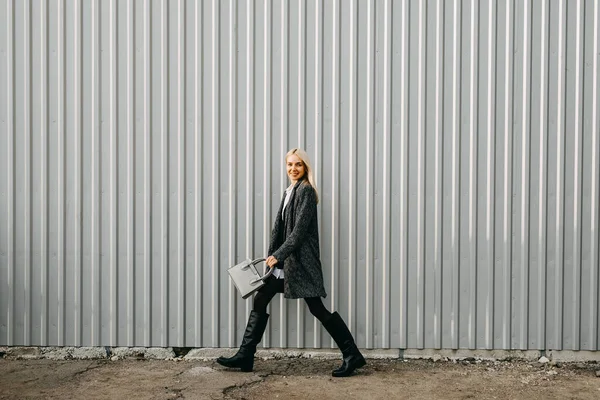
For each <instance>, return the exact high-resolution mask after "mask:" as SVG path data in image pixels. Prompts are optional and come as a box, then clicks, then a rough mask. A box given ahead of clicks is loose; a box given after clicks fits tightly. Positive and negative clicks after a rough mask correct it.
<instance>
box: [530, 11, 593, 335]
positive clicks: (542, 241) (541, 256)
mask: <svg viewBox="0 0 600 400" xmlns="http://www.w3.org/2000/svg"><path fill="white" fill-rule="evenodd" d="M540 11H541V21H542V23H541V24H540V26H541V32H540V37H541V41H542V45H541V47H540V53H541V54H540V60H546V45H547V44H546V29H547V24H548V21H547V19H546V6H545V3H544V2H542V7H541V10H540ZM532 29H533V27H532ZM546 68H547V63H546V62H542V63H541V69H540V71H539V72H540V86H539V91H540V109H539V121H540V149H539V157H540V164H539V166H538V168H539V175H538V177H539V180H540V187H539V192H538V196H539V199H540V204H539V205H538V218H539V225H538V229H539V235H540V236H539V238H538V240H539V242H538V254H537V259H538V260H539V265H540V269H539V273H538V286H539V287H538V299H537V300H538V304H539V308H538V311H537V319H536V320H537V325H538V332H539V333H538V338H537V342H538V346H540V347H542V346H543V347H547V343H546V334H545V332H546V329H545V321H546V279H547V278H546V268H547V264H546V252H547V248H546V247H547V244H546V234H547V232H546V218H547V212H548V211H547V206H546V202H547V198H546V197H547V187H548V182H547V179H548V178H547V168H548V165H547V162H548V161H547V158H546V157H547V151H548V149H547V129H548V128H547V127H546V126H545V123H547V121H546V116H545V111H546V108H547V107H548V105H547V103H546V101H545V100H546V91H547V86H548V82H547V78H546ZM592 174H593V172H592Z"/></svg>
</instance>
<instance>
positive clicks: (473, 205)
mask: <svg viewBox="0 0 600 400" xmlns="http://www.w3.org/2000/svg"><path fill="white" fill-rule="evenodd" d="M470 28H471V37H470V48H471V54H470V55H471V57H470V66H469V71H470V74H469V75H470V82H469V119H470V121H469V216H468V218H469V259H470V263H469V266H470V271H469V286H470V287H469V299H470V301H469V317H468V320H469V323H468V327H467V330H468V338H469V339H468V340H469V348H470V349H475V348H476V347H477V232H476V231H477V198H476V193H477V173H476V168H477V153H476V148H477V136H476V135H475V124H476V118H477V114H478V110H477V109H476V103H475V92H476V91H475V77H476V75H477V72H476V70H475V48H476V45H477V43H478V42H477V40H476V39H475V0H471V20H470Z"/></svg>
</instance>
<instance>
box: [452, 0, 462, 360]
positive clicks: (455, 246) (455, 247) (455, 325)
mask: <svg viewBox="0 0 600 400" xmlns="http://www.w3.org/2000/svg"><path fill="white" fill-rule="evenodd" d="M452 21H453V30H452V48H453V54H452V183H451V185H452V195H451V198H452V200H451V202H452V207H451V209H452V217H451V222H450V229H451V239H450V240H451V242H450V249H451V251H450V252H451V254H452V289H451V291H452V304H451V306H450V310H451V311H450V315H451V320H450V338H451V343H452V349H458V348H459V345H460V343H459V339H460V338H459V334H460V326H459V325H460V324H459V322H460V319H459V312H460V310H459V301H460V292H459V290H460V282H459V278H460V266H459V261H460V257H459V248H460V246H459V235H460V227H459V223H457V219H458V216H459V214H460V205H459V203H460V182H459V178H458V174H457V169H458V170H460V159H459V158H458V156H457V151H458V150H457V141H460V125H459V122H457V115H458V111H457V104H458V101H459V100H458V94H457V92H458V81H459V74H458V72H457V71H458V56H457V54H458V49H459V42H458V27H459V23H458V1H455V2H454V8H453V19H452Z"/></svg>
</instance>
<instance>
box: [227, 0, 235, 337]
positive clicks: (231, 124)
mask: <svg viewBox="0 0 600 400" xmlns="http://www.w3.org/2000/svg"><path fill="white" fill-rule="evenodd" d="M235 14H236V13H235V7H234V3H233V0H230V2H229V29H230V30H229V34H230V38H229V65H228V67H229V107H228V108H229V204H228V211H229V216H230V217H229V232H228V236H229V238H228V239H229V240H228V242H229V243H228V245H229V249H228V255H229V262H228V265H234V264H235V249H236V237H235V218H234V217H233V216H234V215H235V211H236V190H235V187H236V185H237V173H236V168H235V162H236V151H237V146H236V142H237V141H236V131H237V124H236V122H235V121H236V119H237V115H236V114H237V109H236V106H235V105H236V101H237V92H236V91H237V74H236V72H237V71H236V69H235V65H236V58H235V54H236V53H237V50H236V47H237V37H236V35H235V32H236V30H237V28H236V27H237V18H235ZM228 283H229V347H235V342H236V333H237V332H236V329H235V325H236V324H235V320H236V318H235V317H236V312H235V310H236V307H235V306H236V298H237V293H236V288H235V286H234V284H233V282H232V281H231V279H229V280H228Z"/></svg>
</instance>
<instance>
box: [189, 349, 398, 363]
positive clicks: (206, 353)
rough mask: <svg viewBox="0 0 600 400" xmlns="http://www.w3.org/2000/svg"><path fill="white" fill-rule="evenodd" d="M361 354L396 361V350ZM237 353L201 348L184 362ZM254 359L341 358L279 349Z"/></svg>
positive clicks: (328, 353) (323, 352)
mask: <svg viewBox="0 0 600 400" xmlns="http://www.w3.org/2000/svg"><path fill="white" fill-rule="evenodd" d="M360 351H361V353H362V354H363V355H364V356H365V358H368V359H398V358H400V353H399V351H398V349H381V350H365V349H361V350H360ZM236 352H237V348H202V349H193V350H190V352H189V353H188V354H187V355H186V356H185V357H184V359H186V360H213V359H215V358H217V357H221V356H225V357H231V356H232V355H234V354H235V353H236ZM256 357H258V358H262V359H265V360H272V359H275V360H278V359H284V358H315V359H323V360H329V359H332V360H337V359H339V358H340V357H341V353H340V351H339V350H338V349H281V348H259V349H258V350H257V351H256Z"/></svg>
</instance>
